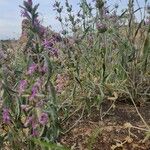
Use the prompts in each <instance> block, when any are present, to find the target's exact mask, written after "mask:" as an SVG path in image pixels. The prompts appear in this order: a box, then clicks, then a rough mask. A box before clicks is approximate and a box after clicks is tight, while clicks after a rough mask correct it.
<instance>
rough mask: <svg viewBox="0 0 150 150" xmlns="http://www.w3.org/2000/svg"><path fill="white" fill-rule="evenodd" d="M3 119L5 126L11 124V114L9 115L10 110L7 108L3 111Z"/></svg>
mask: <svg viewBox="0 0 150 150" xmlns="http://www.w3.org/2000/svg"><path fill="white" fill-rule="evenodd" d="M2 118H3V122H4V123H5V124H9V123H10V114H9V110H8V109H7V108H4V109H3V113H2Z"/></svg>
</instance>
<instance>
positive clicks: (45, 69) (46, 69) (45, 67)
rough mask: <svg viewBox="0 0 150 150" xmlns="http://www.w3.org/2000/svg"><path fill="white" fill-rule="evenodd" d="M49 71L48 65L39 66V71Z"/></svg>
mask: <svg viewBox="0 0 150 150" xmlns="http://www.w3.org/2000/svg"><path fill="white" fill-rule="evenodd" d="M47 71H48V67H47V66H45V65H44V66H43V67H39V72H41V73H46V72H47Z"/></svg>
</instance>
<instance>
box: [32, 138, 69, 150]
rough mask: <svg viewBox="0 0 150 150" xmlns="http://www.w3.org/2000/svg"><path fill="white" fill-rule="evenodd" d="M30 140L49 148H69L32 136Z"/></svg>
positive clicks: (53, 149) (65, 149)
mask: <svg viewBox="0 0 150 150" xmlns="http://www.w3.org/2000/svg"><path fill="white" fill-rule="evenodd" d="M32 141H33V142H34V143H35V144H36V145H40V146H41V147H43V148H49V149H50V150H69V149H68V148H65V147H63V146H61V145H58V144H56V143H52V142H46V141H42V140H40V139H35V138H33V139H32Z"/></svg>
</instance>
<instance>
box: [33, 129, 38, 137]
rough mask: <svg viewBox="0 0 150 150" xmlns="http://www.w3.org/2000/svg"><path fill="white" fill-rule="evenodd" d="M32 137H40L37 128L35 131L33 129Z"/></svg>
mask: <svg viewBox="0 0 150 150" xmlns="http://www.w3.org/2000/svg"><path fill="white" fill-rule="evenodd" d="M32 136H33V137H37V136H38V131H37V129H36V128H33V129H32Z"/></svg>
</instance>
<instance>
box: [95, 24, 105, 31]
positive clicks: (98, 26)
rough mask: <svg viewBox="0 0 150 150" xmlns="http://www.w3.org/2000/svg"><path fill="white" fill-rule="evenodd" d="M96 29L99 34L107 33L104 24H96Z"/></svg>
mask: <svg viewBox="0 0 150 150" xmlns="http://www.w3.org/2000/svg"><path fill="white" fill-rule="evenodd" d="M96 27H97V29H98V31H99V32H100V33H104V32H106V31H107V26H106V24H104V23H98V24H97V25H96Z"/></svg>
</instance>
